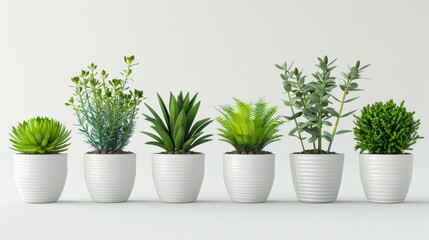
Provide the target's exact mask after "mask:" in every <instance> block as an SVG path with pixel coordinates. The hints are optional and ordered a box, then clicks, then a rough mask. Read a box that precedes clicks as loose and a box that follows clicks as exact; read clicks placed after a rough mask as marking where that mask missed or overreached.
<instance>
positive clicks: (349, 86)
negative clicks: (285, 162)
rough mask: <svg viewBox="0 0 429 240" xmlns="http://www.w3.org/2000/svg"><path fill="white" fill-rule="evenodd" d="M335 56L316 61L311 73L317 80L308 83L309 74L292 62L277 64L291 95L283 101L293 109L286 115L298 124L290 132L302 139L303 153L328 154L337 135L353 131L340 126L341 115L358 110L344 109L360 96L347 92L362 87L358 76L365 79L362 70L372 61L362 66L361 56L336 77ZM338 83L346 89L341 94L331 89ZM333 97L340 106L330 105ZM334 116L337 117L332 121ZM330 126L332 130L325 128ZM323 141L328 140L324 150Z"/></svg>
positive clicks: (345, 115)
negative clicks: (336, 94) (314, 68)
mask: <svg viewBox="0 0 429 240" xmlns="http://www.w3.org/2000/svg"><path fill="white" fill-rule="evenodd" d="M336 60H337V59H334V60H332V61H330V60H329V59H328V57H327V56H324V57H319V58H318V64H316V66H317V68H318V71H316V72H314V73H313V74H312V76H313V78H314V80H313V81H311V82H308V83H306V82H305V79H306V76H305V75H304V73H303V71H302V70H299V69H298V68H294V67H293V63H292V64H288V63H287V62H285V63H283V64H282V65H278V64H276V65H275V66H276V67H277V68H278V69H280V70H282V73H281V74H280V77H281V78H282V80H283V88H284V90H285V92H286V94H287V97H288V98H287V100H284V103H285V105H286V106H287V107H290V110H291V115H290V116H286V117H285V118H286V119H287V120H288V121H291V122H293V123H294V125H295V126H294V128H292V130H291V131H290V132H289V135H290V136H293V137H296V138H298V139H299V142H300V144H301V149H302V153H308V154H314V155H318V154H321V155H324V154H326V153H328V154H329V153H331V147H332V143H333V141H334V139H335V136H336V135H340V134H345V133H349V132H351V130H338V125H339V122H340V119H341V118H344V117H347V116H350V115H352V114H353V113H354V112H355V111H356V110H354V111H350V112H347V113H343V107H344V104H345V103H349V102H352V101H354V100H356V99H357V98H358V97H354V98H348V96H349V93H350V92H354V91H361V90H362V89H359V88H358V84H357V83H356V80H359V79H362V77H361V73H362V72H363V70H364V69H366V68H367V67H369V66H370V65H364V66H362V65H361V63H360V61H359V60H358V61H356V63H355V64H354V65H353V66H352V67H349V71H348V72H342V73H341V77H340V78H336V77H334V76H332V70H334V69H335V68H336V66H335V65H334V63H335V61H336ZM337 79H340V80H342V83H340V84H339V85H337V83H336V80H337ZM337 87H340V88H341V90H342V91H343V93H342V96H339V97H338V98H337V97H335V96H334V95H333V94H332V90H334V89H336V88H337ZM332 99H333V100H332ZM333 101H336V102H338V103H339V107H338V110H336V109H334V108H333V107H331V105H332V104H333V103H332V102H333ZM331 118H335V121H334V122H333V123H332V121H331ZM331 126H332V130H331V131H329V130H328V131H326V130H324V129H326V127H331ZM305 135H308V137H306V136H305ZM304 140H307V141H308V143H310V144H311V147H309V148H307V147H306V146H305V144H304ZM324 141H327V142H328V146H327V147H326V146H325V147H326V149H325V150H324V148H323V142H324ZM312 152H313V153H312Z"/></svg>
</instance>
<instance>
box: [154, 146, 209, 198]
mask: <svg viewBox="0 0 429 240" xmlns="http://www.w3.org/2000/svg"><path fill="white" fill-rule="evenodd" d="M152 177H153V181H154V183H155V188H156V191H157V193H158V198H159V200H160V201H161V202H168V203H187V202H195V201H196V200H197V198H198V194H199V193H200V189H201V185H202V183H203V178H204V154H152Z"/></svg>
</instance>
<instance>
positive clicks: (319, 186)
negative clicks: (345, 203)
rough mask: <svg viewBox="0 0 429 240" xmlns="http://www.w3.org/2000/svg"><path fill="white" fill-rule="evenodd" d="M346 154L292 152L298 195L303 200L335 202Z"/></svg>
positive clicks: (293, 172)
mask: <svg viewBox="0 0 429 240" xmlns="http://www.w3.org/2000/svg"><path fill="white" fill-rule="evenodd" d="M343 166H344V154H322V155H315V154H291V155H290V168H291V175H292V180H293V186H294V188H295V192H296V197H297V198H298V199H299V200H300V201H302V202H309V203H330V202H335V200H336V199H337V197H338V192H339V189H340V186H341V180H342V176H343Z"/></svg>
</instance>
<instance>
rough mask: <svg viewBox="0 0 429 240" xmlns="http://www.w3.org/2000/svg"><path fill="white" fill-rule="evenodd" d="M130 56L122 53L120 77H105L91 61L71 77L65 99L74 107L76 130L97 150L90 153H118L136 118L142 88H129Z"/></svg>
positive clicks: (128, 137)
mask: <svg viewBox="0 0 429 240" xmlns="http://www.w3.org/2000/svg"><path fill="white" fill-rule="evenodd" d="M134 59H135V58H134V56H130V57H124V62H125V64H126V65H127V67H126V69H125V70H123V71H122V72H121V75H122V78H112V79H109V74H108V73H107V72H106V71H105V70H102V71H101V72H98V70H97V65H95V64H94V63H92V64H90V65H89V66H88V69H87V70H82V71H81V72H80V74H79V75H78V76H75V77H72V78H71V81H72V83H73V85H72V88H73V89H74V93H73V96H72V97H71V98H70V100H69V101H68V102H67V103H66V105H67V106H71V107H72V108H73V110H74V111H75V114H76V116H77V120H78V123H79V125H80V128H79V131H80V132H81V133H83V135H84V136H85V138H86V141H87V142H88V143H89V144H90V145H91V146H92V147H93V148H95V149H96V150H97V151H94V153H121V152H123V151H122V149H123V148H124V147H125V146H126V145H127V144H128V143H129V139H130V138H131V136H132V134H133V132H134V128H135V124H136V119H137V113H138V111H139V104H140V103H141V102H142V100H143V99H144V97H143V91H141V90H138V89H130V88H129V86H128V83H129V81H131V80H132V79H131V77H130V76H131V74H132V68H133V67H134V66H136V65H137V63H134Z"/></svg>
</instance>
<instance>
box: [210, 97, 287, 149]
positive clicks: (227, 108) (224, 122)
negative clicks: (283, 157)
mask: <svg viewBox="0 0 429 240" xmlns="http://www.w3.org/2000/svg"><path fill="white" fill-rule="evenodd" d="M234 100H235V105H233V106H231V105H223V106H220V107H219V108H218V109H217V110H218V111H219V112H220V113H221V116H220V117H218V118H217V119H216V120H217V121H218V122H219V124H220V125H221V128H219V129H218V130H219V132H220V133H219V136H220V137H221V139H220V140H221V141H224V142H227V143H229V144H231V145H232V146H233V147H234V148H235V151H234V152H233V153H237V154H261V153H266V152H265V151H264V148H265V147H266V146H267V145H268V144H270V143H273V142H276V141H279V140H280V138H281V137H282V135H280V134H279V128H280V126H281V125H282V124H283V123H284V121H283V120H282V119H281V116H278V115H276V113H277V110H278V108H277V107H276V106H269V105H268V103H267V102H266V101H265V100H263V99H259V100H258V101H257V102H256V103H245V102H243V101H241V100H239V99H237V98H234Z"/></svg>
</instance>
